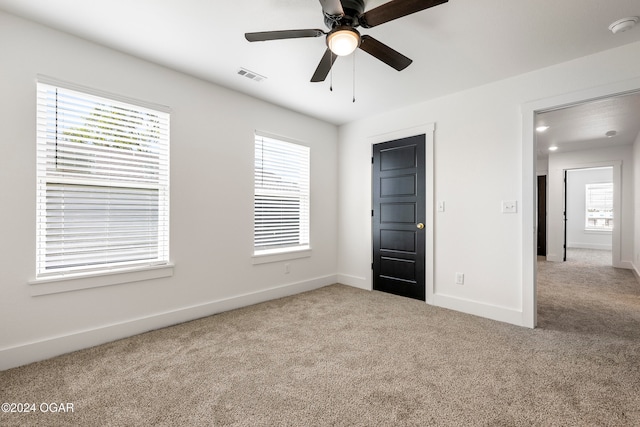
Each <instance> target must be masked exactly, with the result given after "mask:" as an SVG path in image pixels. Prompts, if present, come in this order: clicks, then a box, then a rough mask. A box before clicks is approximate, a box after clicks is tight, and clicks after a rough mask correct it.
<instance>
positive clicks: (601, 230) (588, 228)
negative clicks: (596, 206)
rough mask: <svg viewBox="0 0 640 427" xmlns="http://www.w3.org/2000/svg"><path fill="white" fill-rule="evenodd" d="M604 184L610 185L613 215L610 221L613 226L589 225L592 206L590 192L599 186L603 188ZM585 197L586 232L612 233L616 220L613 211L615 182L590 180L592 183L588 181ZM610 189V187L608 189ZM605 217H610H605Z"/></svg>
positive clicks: (610, 201) (610, 203)
mask: <svg viewBox="0 0 640 427" xmlns="http://www.w3.org/2000/svg"><path fill="white" fill-rule="evenodd" d="M604 186H607V187H610V197H609V198H608V201H609V203H608V204H609V205H610V206H611V217H610V221H611V224H612V225H611V226H610V227H597V226H590V225H589V219H590V217H589V209H590V207H591V206H592V205H591V204H590V203H589V201H590V194H591V192H592V191H593V190H595V189H597V188H598V187H599V188H603V187H604ZM584 187H585V198H584V218H585V219H584V231H585V232H589V233H611V232H613V227H614V224H613V221H614V217H613V213H614V209H613V208H614V197H615V192H614V188H613V182H590V183H586V184H585V186H584ZM606 190H608V188H607V189H606ZM603 218H605V219H609V217H603Z"/></svg>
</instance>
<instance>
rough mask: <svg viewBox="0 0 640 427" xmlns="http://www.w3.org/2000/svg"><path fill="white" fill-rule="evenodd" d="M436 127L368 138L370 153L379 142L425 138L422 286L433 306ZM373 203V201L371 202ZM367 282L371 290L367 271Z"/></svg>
mask: <svg viewBox="0 0 640 427" xmlns="http://www.w3.org/2000/svg"><path fill="white" fill-rule="evenodd" d="M435 129H436V126H435V123H425V124H422V125H418V126H414V127H410V128H406V129H398V130H396V131H392V132H388V133H383V134H379V135H373V136H370V137H369V138H368V140H369V145H370V146H371V150H370V152H371V153H372V152H373V151H372V150H373V145H374V144H379V143H381V142H387V141H393V140H396V139H402V138H408V137H410V136H415V135H424V136H425V146H424V151H425V157H426V158H425V162H424V172H425V174H424V175H425V177H424V178H425V192H426V197H425V205H426V206H425V216H426V218H425V221H424V225H425V242H424V244H425V251H424V257H425V259H424V281H425V283H424V286H425V291H426V292H425V302H426V303H427V304H431V305H433V293H434V283H435V272H434V262H433V258H434V255H433V239H434V232H433V226H434V224H433V208H434V202H433V197H434V193H433V191H434V189H433V176H434V175H433V173H434V170H433V168H434V158H433V154H434V149H433V145H434V132H435ZM372 171H373V170H370V171H369V176H370V177H371V176H373V175H372ZM369 182H370V184H369V185H370V187H369V191H370V192H371V191H372V183H371V179H369ZM372 203H373V200H372ZM370 237H371V242H370V243H369V248H373V234H371V235H370ZM370 252H371V257H372V258H371V262H373V251H370ZM367 276H368V277H367V280H368V282H369V286H370V289H373V274H372V270H369V272H368V273H367Z"/></svg>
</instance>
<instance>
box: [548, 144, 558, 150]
mask: <svg viewBox="0 0 640 427" xmlns="http://www.w3.org/2000/svg"><path fill="white" fill-rule="evenodd" d="M557 149H558V147H557V146H556V145H552V146H551V147H549V151H556V150H557Z"/></svg>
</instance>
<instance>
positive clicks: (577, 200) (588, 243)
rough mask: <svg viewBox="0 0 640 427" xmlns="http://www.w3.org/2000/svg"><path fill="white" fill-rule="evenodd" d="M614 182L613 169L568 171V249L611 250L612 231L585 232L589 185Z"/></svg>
mask: <svg viewBox="0 0 640 427" xmlns="http://www.w3.org/2000/svg"><path fill="white" fill-rule="evenodd" d="M605 182H613V169H611V168H605V169H599V168H598V169H576V170H569V171H567V223H566V224H567V247H568V248H583V249H602V250H609V251H610V250H611V249H612V246H611V238H612V235H611V231H593V230H585V220H586V193H585V186H586V185H587V184H600V183H605Z"/></svg>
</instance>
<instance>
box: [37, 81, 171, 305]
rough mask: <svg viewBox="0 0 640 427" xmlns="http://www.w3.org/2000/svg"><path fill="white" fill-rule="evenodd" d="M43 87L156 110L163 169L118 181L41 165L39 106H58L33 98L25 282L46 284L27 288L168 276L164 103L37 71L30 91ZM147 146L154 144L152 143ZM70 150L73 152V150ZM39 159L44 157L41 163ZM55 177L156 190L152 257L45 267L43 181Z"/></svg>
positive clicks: (62, 288) (53, 182)
mask: <svg viewBox="0 0 640 427" xmlns="http://www.w3.org/2000/svg"><path fill="white" fill-rule="evenodd" d="M49 88H53V89H55V90H60V91H71V92H75V94H77V95H78V96H79V97H80V98H79V99H82V100H83V101H87V102H91V101H96V102H98V101H100V102H104V104H105V105H107V106H111V105H114V106H115V105H120V106H123V107H126V108H128V109H130V110H132V111H135V112H136V114H141V113H147V112H149V110H150V112H151V113H153V114H157V115H158V117H162V119H164V120H166V123H165V124H164V125H163V126H165V128H164V129H166V130H165V131H164V132H163V136H162V137H160V138H159V141H160V144H161V145H159V146H157V147H158V150H160V151H163V153H162V154H158V155H157V157H158V160H157V167H158V168H159V170H163V171H164V172H162V173H161V175H162V177H160V175H159V177H158V178H157V182H156V181H154V182H153V183H151V184H148V183H147V184H142V183H135V180H133V179H132V180H131V181H130V182H125V181H118V179H117V178H114V179H109V178H103V179H102V180H96V179H94V178H93V177H92V176H89V175H88V174H87V178H83V177H80V178H78V176H77V172H78V171H77V170H75V171H74V170H72V169H70V170H69V171H64V170H63V171H60V170H56V171H55V172H53V169H52V168H51V167H50V166H49V167H47V164H46V162H47V157H46V154H43V153H41V152H40V151H41V150H42V149H45V148H46V147H47V146H49V147H50V146H51V145H50V144H51V142H50V141H48V140H47V136H46V132H47V131H48V128H43V126H47V123H49V122H47V119H45V118H43V115H44V113H43V111H42V109H43V108H44V109H45V110H46V111H51V110H56V109H57V108H58V106H57V105H56V106H53V107H52V106H45V105H42V104H41V101H40V99H38V100H37V102H36V103H37V109H38V115H37V119H36V121H37V126H38V131H37V132H36V133H37V135H36V145H37V147H38V148H37V150H36V151H37V154H36V156H37V162H38V165H39V166H38V168H37V169H38V171H37V179H36V182H37V206H36V221H37V223H36V227H37V230H36V239H37V240H36V270H35V278H34V279H33V280H30V281H29V283H30V284H32V285H45V284H46V286H34V287H32V289H31V294H32V295H43V294H48V293H57V292H67V291H70V290H76V289H85V288H92V287H97V286H107V285H112V284H119V283H129V282H135V281H139V280H147V279H151V278H159V277H168V276H171V275H172V274H173V264H172V263H171V262H170V242H169V236H170V230H169V227H170V220H169V216H170V199H169V197H170V193H169V188H170V187H169V184H170V183H169V179H170V177H169V168H170V153H169V149H170V113H171V111H170V109H169V108H168V107H166V106H162V105H158V104H154V103H149V102H145V101H140V100H137V99H132V98H129V97H124V96H121V95H116V94H113V93H108V92H105V91H101V90H96V89H93V88H89V87H85V86H81V85H77V84H73V83H69V82H64V81H60V80H58V79H54V78H51V77H48V76H42V75H38V76H37V79H36V89H37V91H36V92H37V94H38V96H40V94H41V93H42V92H41V91H44V90H48V89H49ZM82 123H84V122H82ZM56 132H57V130H56ZM56 141H57V137H56ZM56 144H57V142H56ZM153 147H156V146H155V145H153ZM56 153H57V147H56ZM56 155H57V154H56ZM76 155H79V154H77V153H76ZM41 162H45V164H44V166H43V165H42V163H41ZM56 162H57V160H56ZM155 164H156V163H153V165H155ZM154 167H155V166H154ZM67 172H69V173H71V172H75V173H76V176H71V177H70V176H65V173H67ZM132 182H133V183H134V184H133V185H131V183H132ZM61 183H62V184H70V185H77V184H81V185H85V186H90V187H92V188H96V187H95V186H96V185H98V187H100V186H102V187H100V188H104V189H111V191H117V190H114V189H120V190H122V189H126V188H132V189H135V190H134V191H136V192H140V191H145V190H144V188H145V186H146V188H147V191H149V190H148V189H151V190H150V191H157V192H158V197H159V198H158V201H157V212H158V213H157V216H158V221H160V222H159V223H158V229H157V230H158V231H157V233H158V234H157V236H156V237H155V244H156V245H157V248H158V251H159V252H158V256H157V257H156V259H148V260H147V261H145V260H141V259H138V260H133V261H126V262H123V263H116V262H113V261H109V262H105V263H102V264H96V265H92V266H86V267H81V268H71V267H69V266H66V267H63V268H61V269H59V270H56V271H51V270H50V271H47V270H48V269H51V267H47V264H46V263H45V258H44V257H45V253H46V247H45V246H44V245H45V243H44V241H43V239H45V238H46V237H47V234H46V228H45V227H46V221H47V218H46V215H47V212H50V210H49V209H48V208H47V206H46V201H47V200H48V199H47V197H48V196H47V186H53V187H55V186H60V185H61ZM53 187H51V188H53ZM51 188H49V191H51ZM91 196H92V197H95V194H92V195H91ZM90 200H95V199H90ZM61 212H64V206H63V207H62V211H61ZM154 234H155V233H154ZM152 236H153V235H152Z"/></svg>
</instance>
